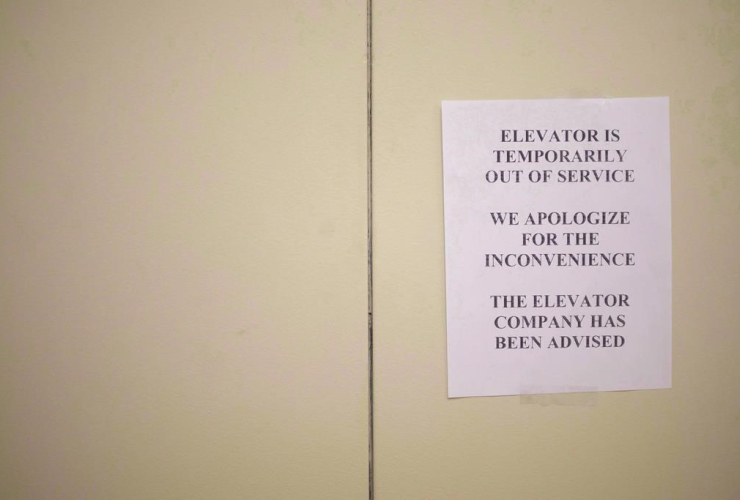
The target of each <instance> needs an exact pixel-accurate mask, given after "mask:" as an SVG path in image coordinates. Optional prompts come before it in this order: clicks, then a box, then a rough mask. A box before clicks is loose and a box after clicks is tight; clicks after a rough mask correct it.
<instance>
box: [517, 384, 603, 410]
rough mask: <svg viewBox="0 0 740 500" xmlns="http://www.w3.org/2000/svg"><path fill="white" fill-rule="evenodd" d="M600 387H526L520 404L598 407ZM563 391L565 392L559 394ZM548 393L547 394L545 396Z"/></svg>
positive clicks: (520, 398) (520, 397)
mask: <svg viewBox="0 0 740 500" xmlns="http://www.w3.org/2000/svg"><path fill="white" fill-rule="evenodd" d="M598 390H599V389H598V387H547V388H545V387H540V388H535V387H526V388H523V389H522V394H521V395H520V396H519V404H523V405H540V406H551V405H556V406H596V403H597V396H598V394H599V393H598ZM557 391H563V392H557ZM545 392H547V394H543V393H545Z"/></svg>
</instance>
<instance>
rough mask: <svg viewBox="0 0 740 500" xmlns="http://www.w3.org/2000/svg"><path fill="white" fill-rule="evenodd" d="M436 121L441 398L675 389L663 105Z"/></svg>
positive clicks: (469, 108) (452, 112) (594, 104)
mask: <svg viewBox="0 0 740 500" xmlns="http://www.w3.org/2000/svg"><path fill="white" fill-rule="evenodd" d="M442 122H443V146H444V147H443V149H444V204H445V260H446V278H447V345H448V347H447V350H448V394H449V397H467V396H496V395H513V394H533V393H556V392H581V391H594V390H597V391H613V390H631V389H653V388H668V387H670V386H671V219H670V140H669V125H668V122H669V120H668V99H667V98H635V99H553V100H529V101H444V102H443V103H442Z"/></svg>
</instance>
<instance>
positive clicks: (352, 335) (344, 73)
mask: <svg viewBox="0 0 740 500" xmlns="http://www.w3.org/2000/svg"><path fill="white" fill-rule="evenodd" d="M365 20H366V18H365V4H364V2H357V1H353V2H300V1H290V2H285V1H281V2H271V1H267V0H265V1H262V0H260V1H254V0H252V1H248V2H245V1H236V0H234V1H229V0H219V1H215V2H200V1H187V2H180V1H166V2H126V1H123V2H121V1H115V2H114V1H103V2H99V1H96V2H80V1H76V2H39V1H33V2H28V1H14V2H11V1H4V2H2V3H0V68H2V69H1V70H0V283H1V284H0V498H3V499H42V498H48V499H57V498H121V499H144V498H152V499H154V498H156V499H160V498H198V499H200V498H322V499H323V498H364V497H365V496H366V491H367V403H366V401H367V390H366V387H367V372H366V370H367V363H366V360H367V350H366V348H367V339H366V336H367V327H366V323H367V320H366V310H367V305H366V304H367V295H366V290H367V280H366V273H367V264H366V198H365V196H366V194H365V193H366V119H365V113H366V95H365V88H366V87H365V82H366V59H365V40H366V37H365Z"/></svg>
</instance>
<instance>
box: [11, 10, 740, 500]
mask: <svg viewBox="0 0 740 500" xmlns="http://www.w3.org/2000/svg"><path fill="white" fill-rule="evenodd" d="M373 4H374V17H373V25H374V37H373V46H374V61H375V64H374V82H375V83H374V93H373V102H374V104H373V116H374V127H373V131H374V132H373V134H374V145H375V148H374V158H375V161H374V232H375V235H374V242H375V245H374V256H375V258H374V263H375V311H374V313H375V314H374V316H375V361H376V364H375V388H376V392H375V405H376V406H375V410H376V412H375V438H376V442H375V444H376V449H375V477H376V482H375V486H376V498H378V499H389V500H395V499H414V498H419V499H477V498H480V499H487V498H522V499H531V498H547V499H564V500H570V499H578V498H583V499H594V498H619V499H621V498H645V499H656V498H660V499H663V498H665V499H682V498H686V499H694V498H712V499H714V498H718V499H730V498H737V497H740V479H739V478H738V475H737V471H738V470H740V451H738V450H740V425H738V424H740V399H738V397H737V396H736V392H737V390H738V387H740V364H738V362H737V358H738V355H740V335H739V334H740V320H738V316H737V314H736V313H735V310H736V309H737V307H736V305H735V301H736V298H737V297H738V296H740V265H738V263H737V261H736V254H737V250H738V248H739V247H740V224H738V215H740V201H738V200H740V174H739V173H738V172H739V170H738V163H739V162H740V147H739V146H738V144H740V141H738V140H737V137H739V136H740V35H739V33H740V31H738V28H737V27H738V26H740V4H738V3H737V2H727V1H724V2H723V1H707V2H703V1H683V2H678V1H644V0H643V1H639V2H638V1H629V2H627V1H622V2H613V1H606V0H603V1H602V0H599V1H596V0H583V1H574V0H568V1H557V2H555V1H552V2H544V1H533V0H516V1H503V0H496V1H483V0H480V1H475V0H466V1H460V2H451V1H441V0H440V1H426V2H415V1H391V0H374V2H373ZM365 8H366V5H365V2H364V1H363V2H358V1H349V2H340V1H319V0H316V1H293V2H284V1H281V2H269V1H266V0H265V1H236V0H234V1H227V0H214V1H211V2H196V1H184V2H181V1H177V2H176V1H168V2H109V1H105V2H91V1H84V2H74V3H73V2H40V1H34V2H28V1H23V2H21V1H9V0H6V1H2V2H0V68H2V69H0V127H1V128H0V498H3V499H4V498H9V499H39V498H50V499H51V498H122V499H129V498H137V499H138V498H337V499H349V498H365V497H366V496H367V450H366V444H367V404H366V402H367V396H368V395H367V377H366V371H367V363H366V347H367V343H366V333H367V332H366V300H367V297H366V287H367V281H366V251H367V248H366V240H365V232H366V214H365V208H366V201H367V200H366V187H367V186H366V166H367V165H366V146H365V144H366V143H365V140H366V138H365V134H366V128H365V113H366V107H365V90H366V87H365V85H366V72H365ZM661 95H667V96H669V97H670V99H671V129H672V130H671V134H672V157H673V161H672V172H673V180H672V182H673V186H672V188H673V241H674V253H673V262H674V275H673V280H674V310H675V312H674V317H673V323H674V380H673V383H674V388H673V389H672V390H666V391H641V392H623V393H598V394H592V395H581V396H578V395H576V396H563V397H549V398H545V397H540V398H537V397H535V398H533V399H532V398H530V399H528V400H524V399H520V398H516V397H503V398H471V399H459V400H448V399H447V398H446V365H445V354H446V353H445V323H444V268H443V264H444V261H443V232H442V169H441V137H440V130H441V125H440V101H441V100H442V99H506V98H546V97H585V96H593V97H609V96H614V97H621V96H661ZM523 403H534V404H523ZM538 403H550V404H549V405H548V406H544V405H542V404H538Z"/></svg>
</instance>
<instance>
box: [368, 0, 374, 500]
mask: <svg viewBox="0 0 740 500" xmlns="http://www.w3.org/2000/svg"><path fill="white" fill-rule="evenodd" d="M366 28H367V33H366V38H367V40H366V42H367V47H366V52H367V55H366V59H367V89H366V90H367V364H368V373H367V375H368V377H367V385H368V442H367V447H368V457H367V458H368V498H369V499H370V500H373V498H374V497H375V491H374V490H375V478H374V473H375V470H374V458H375V456H374V455H375V454H374V445H375V441H374V427H373V426H374V419H373V414H374V413H373V403H374V401H373V396H374V394H373V389H374V388H373V2H372V0H367V27H366Z"/></svg>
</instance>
